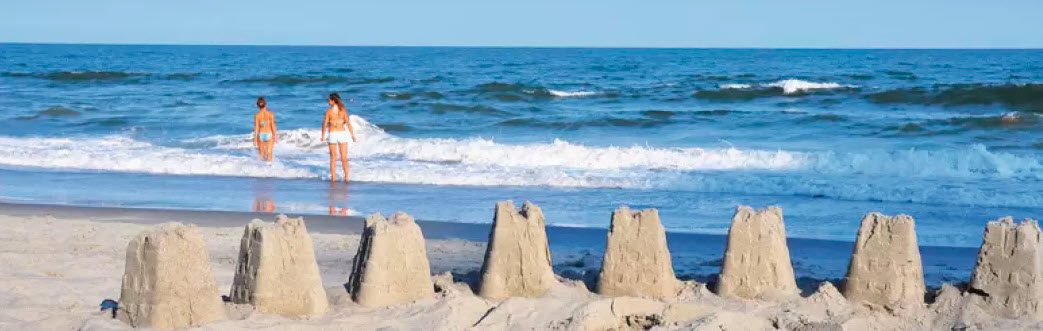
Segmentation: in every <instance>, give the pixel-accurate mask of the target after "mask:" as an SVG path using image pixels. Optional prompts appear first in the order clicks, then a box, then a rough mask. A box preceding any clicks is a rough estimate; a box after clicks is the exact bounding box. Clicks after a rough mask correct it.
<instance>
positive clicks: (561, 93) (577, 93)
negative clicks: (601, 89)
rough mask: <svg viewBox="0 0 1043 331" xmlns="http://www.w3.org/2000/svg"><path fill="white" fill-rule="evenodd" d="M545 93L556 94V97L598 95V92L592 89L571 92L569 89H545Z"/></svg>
mask: <svg viewBox="0 0 1043 331" xmlns="http://www.w3.org/2000/svg"><path fill="white" fill-rule="evenodd" d="M547 93H550V95H553V96H556V97H559V98H582V97H590V96H595V95H598V92H593V91H572V92H570V91H558V90H547Z"/></svg>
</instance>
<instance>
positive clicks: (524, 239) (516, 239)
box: [478, 201, 557, 299]
mask: <svg viewBox="0 0 1043 331" xmlns="http://www.w3.org/2000/svg"><path fill="white" fill-rule="evenodd" d="M556 282H557V279H556V278H555V276H554V269H552V268H551V261H550V248H549V247H548V246H547V230H546V226H545V225H544V218H543V211H542V210H540V207H537V206H536V205H534V204H532V203H530V202H528V201H526V202H525V203H524V204H522V207H521V209H520V210H516V209H515V208H514V203H513V202H511V201H501V202H498V203H497V204H496V215H495V217H494V218H493V224H492V229H491V230H490V232H489V244H488V246H487V248H486V251H485V263H484V264H483V265H482V279H481V285H480V286H479V290H478V294H479V295H481V296H483V297H486V298H491V299H502V298H507V297H512V296H518V297H537V296H540V295H543V293H544V292H547V289H549V288H550V287H551V286H552V285H553V284H555V283H556Z"/></svg>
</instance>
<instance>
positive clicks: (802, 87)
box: [764, 79, 858, 94]
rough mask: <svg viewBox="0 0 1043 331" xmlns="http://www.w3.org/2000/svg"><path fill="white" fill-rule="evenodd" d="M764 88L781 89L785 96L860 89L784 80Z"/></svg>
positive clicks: (849, 86) (853, 86)
mask: <svg viewBox="0 0 1043 331" xmlns="http://www.w3.org/2000/svg"><path fill="white" fill-rule="evenodd" d="M764 86H769V87H775V88H781V89H782V93H783V94H795V93H801V92H807V91H812V90H834V89H854V88H858V86H855V85H845V84H840V83H831V82H826V83H819V82H809V81H805V80H800V79H784V80H780V81H777V82H774V83H769V84H765V85H764Z"/></svg>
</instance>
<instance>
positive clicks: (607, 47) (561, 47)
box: [0, 41, 1043, 50]
mask: <svg viewBox="0 0 1043 331" xmlns="http://www.w3.org/2000/svg"><path fill="white" fill-rule="evenodd" d="M0 45H48V46H61V45H65V46H227V47H372V48H376V47H387V48H503V49H510V48H528V49H691V50H700V49H704V50H711V49H720V50H725V49H749V50H1043V47H1013V46H1012V47H956V46H944V47H866V46H857V47H854V46H852V47H846V46H830V47H768V46H704V47H691V46H533V45H514V46H510V45H493V46H490V45H363V44H360V45H343V44H341V45H336V44H237V43H230V44H223V43H163V42H157V43H107V42H20V41H0Z"/></svg>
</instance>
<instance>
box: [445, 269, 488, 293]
mask: <svg viewBox="0 0 1043 331" xmlns="http://www.w3.org/2000/svg"><path fill="white" fill-rule="evenodd" d="M449 273H450V274H452V275H453V283H464V284H467V287H468V288H470V289H471V293H476V294H477V293H478V289H479V288H480V286H481V284H482V272H481V270H477V269H476V270H469V271H466V272H462V271H450V272H449ZM437 287H438V286H437V285H436V286H435V291H437V292H441V289H439V288H437Z"/></svg>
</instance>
